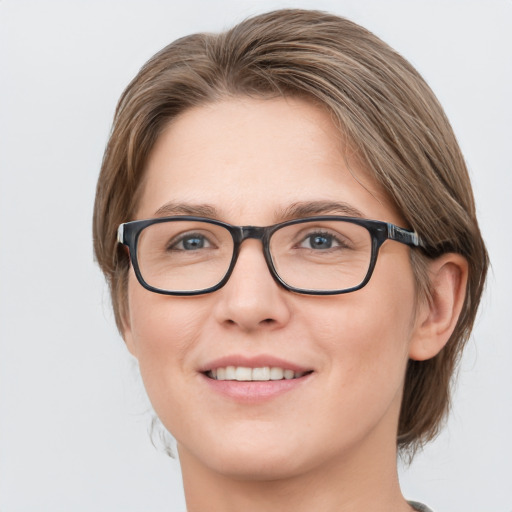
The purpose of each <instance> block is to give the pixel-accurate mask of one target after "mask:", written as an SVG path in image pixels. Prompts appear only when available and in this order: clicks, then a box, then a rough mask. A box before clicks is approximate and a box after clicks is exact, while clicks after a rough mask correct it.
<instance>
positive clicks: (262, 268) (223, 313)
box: [213, 239, 291, 332]
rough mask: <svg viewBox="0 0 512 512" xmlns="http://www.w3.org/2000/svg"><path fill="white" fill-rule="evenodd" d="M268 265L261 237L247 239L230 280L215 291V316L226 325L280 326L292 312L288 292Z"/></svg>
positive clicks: (249, 328) (249, 327)
mask: <svg viewBox="0 0 512 512" xmlns="http://www.w3.org/2000/svg"><path fill="white" fill-rule="evenodd" d="M289 293H290V292H288V291H286V290H285V289H284V288H282V287H281V286H279V285H278V284H277V283H276V281H275V280H274V278H273V277H272V275H271V274H270V271H269V269H268V267H267V263H266V261H265V257H264V255H263V251H262V246H261V241H260V240H255V239H248V240H245V241H244V243H243V244H242V247H241V248H240V253H239V256H238V260H237V262H236V265H235V268H234V269H233V273H232V274H231V276H230V278H229V281H228V282H227V283H226V284H225V285H224V287H223V288H221V289H220V290H218V291H217V292H215V294H213V295H216V296H217V301H218V302H217V304H216V308H215V316H216V319H217V321H218V322H220V323H222V324H224V325H230V326H237V327H238V328H239V329H241V330H242V331H245V332H249V331H254V330H258V329H265V330H273V329H279V328H281V327H283V326H284V325H286V323H287V322H288V321H289V319H290V316H291V313H290V309H289V303H288V300H287V295H288V294H289Z"/></svg>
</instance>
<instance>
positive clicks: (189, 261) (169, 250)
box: [137, 220, 233, 292]
mask: <svg viewBox="0 0 512 512" xmlns="http://www.w3.org/2000/svg"><path fill="white" fill-rule="evenodd" d="M232 257H233V239H232V237H231V234H230V233H229V231H228V230H227V229H225V228H223V227H222V226H217V225H215V224H210V223H209V222H199V221H182V220H180V221H167V222H160V223H157V224H151V225H150V226H148V227H146V228H144V229H143V230H142V232H141V233H140V236H139V240H138V246H137V260H138V263H139V270H140V273H141V275H142V277H143V279H144V281H146V283H147V284H149V285H150V286H153V287H154V288H158V289H160V290H165V291H170V292H191V291H200V290H205V289H207V288H211V287H212V286H215V285H217V284H218V283H219V282H220V281H221V280H222V278H223V277H224V276H225V274H226V272H227V271H228V268H229V264H230V262H231V259H232Z"/></svg>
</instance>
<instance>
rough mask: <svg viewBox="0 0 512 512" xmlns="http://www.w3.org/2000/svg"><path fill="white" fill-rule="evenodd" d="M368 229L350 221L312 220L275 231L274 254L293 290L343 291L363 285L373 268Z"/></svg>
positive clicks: (280, 273) (277, 264)
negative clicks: (370, 269)
mask: <svg viewBox="0 0 512 512" xmlns="http://www.w3.org/2000/svg"><path fill="white" fill-rule="evenodd" d="M371 248H372V239H371V235H370V233H369V232H368V230H367V229H366V228H365V227H363V226H359V225H357V224H353V223H351V222H347V221H341V220H334V221H316V220H315V221H308V222H302V223H298V224H291V225H288V226H284V227H282V228H280V229H279V230H278V231H276V232H274V234H273V235H272V238H271V240H270V252H271V254H272V260H273V263H274V267H275V269H276V271H277V273H278V275H279V276H280V277H281V279H282V280H283V281H284V282H285V283H286V284H287V285H289V286H291V287H293V288H299V289H302V290H310V291H336V290H338V291H341V290H347V289H349V288H354V287H356V286H358V285H360V284H361V283H362V282H363V281H364V278H365V277H366V274H367V273H368V269H369V268H370V261H371V254H372V249H371Z"/></svg>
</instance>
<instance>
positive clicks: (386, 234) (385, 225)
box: [117, 215, 424, 296]
mask: <svg viewBox="0 0 512 512" xmlns="http://www.w3.org/2000/svg"><path fill="white" fill-rule="evenodd" d="M175 221H198V222H206V223H208V224H213V225H215V226H221V227H223V228H225V229H226V230H227V231H229V233H230V234H231V236H232V238H233V256H232V258H231V262H230V264H229V268H228V270H227V271H226V274H225V275H224V277H223V278H222V279H221V280H220V282H219V283H217V284H216V285H215V286H211V287H209V288H205V289H202V290H190V291H183V290H181V291H169V290H163V289H161V288H155V287H154V286H151V285H150V284H148V283H147V282H146V281H145V280H144V278H143V277H142V274H141V272H140V268H139V263H138V258H137V244H138V240H139V236H140V234H141V232H142V231H143V230H144V229H145V228H147V227H148V226H151V225H153V224H159V223H161V222H175ZM314 221H343V222H349V223H352V224H357V225H358V226H363V227H364V228H366V229H367V230H368V232H369V233H370V236H371V239H372V244H371V257H370V264H369V266H368V271H367V273H366V276H365V277H364V279H363V281H362V282H361V283H360V284H358V285H357V286H353V287H352V288H346V289H343V290H308V289H303V288H295V287H293V286H290V285H288V284H287V283H286V282H284V281H283V280H282V279H281V277H280V276H279V274H278V273H277V270H276V268H275V266H274V263H273V261H272V255H271V253H270V247H269V242H270V238H271V236H272V235H273V234H274V233H275V232H276V231H278V230H279V229H281V228H283V227H285V226H290V225H293V224H300V223H305V222H314ZM249 238H254V239H257V240H261V243H262V245H263V254H264V256H265V261H266V263H267V267H268V269H269V271H270V274H271V275H272V277H273V278H274V279H275V281H276V282H277V283H279V284H280V285H281V286H282V287H283V288H285V289H286V290H289V291H292V292H295V293H300V294H305V295H341V294H344V293H350V292H354V291H356V290H360V289H361V288H363V287H364V286H365V285H366V284H368V281H369V280H370V278H371V277H372V274H373V271H374V269H375V264H376V262H377V256H378V253H379V249H380V247H381V245H382V244H383V243H384V242H385V241H386V240H394V241H395V242H400V243H402V244H405V245H408V246H410V247H424V245H423V243H422V241H421V239H420V237H419V236H418V234H417V233H416V232H415V231H411V230H409V229H405V228H401V227H399V226H396V225H395V224H392V223H390V222H384V221H380V220H370V219H361V218H358V217H345V216H341V215H321V216H314V217H303V218H300V219H293V220H289V221H286V222H280V223H278V224H273V225H271V226H265V227H259V226H233V225H232V224H227V223H226V222H222V221H220V220H215V219H210V218H208V217H196V216H191V215H178V216H173V217H157V218H154V219H146V220H134V221H131V222H125V223H123V224H120V225H119V228H118V231H117V240H118V242H119V243H120V244H123V245H125V246H127V247H128V250H129V253H130V259H131V263H132V265H133V270H134V272H135V275H136V277H137V280H138V281H139V283H140V284H141V285H142V286H143V287H144V288H146V289H147V290H149V291H151V292H155V293H160V294H163V295H177V296H192V295H203V294H206V293H211V292H214V291H217V290H219V289H220V288H222V287H223V286H224V285H225V284H226V283H227V282H228V280H229V278H230V277H231V274H232V273H233V270H234V268H235V265H236V262H237V259H238V255H239V253H240V247H241V245H242V242H243V241H244V240H247V239H249Z"/></svg>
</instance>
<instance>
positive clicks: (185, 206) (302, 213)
mask: <svg viewBox="0 0 512 512" xmlns="http://www.w3.org/2000/svg"><path fill="white" fill-rule="evenodd" d="M173 215H193V216H197V217H206V218H209V219H219V220H220V213H219V211H218V210H217V209H216V208H215V207H214V206H212V205H210V204H206V203H201V204H191V203H176V202H172V201H171V202H169V203H166V204H164V205H163V206H161V207H160V208H158V210H157V211H156V212H155V216H156V217H167V216H173ZM274 215H275V219H276V222H283V221H287V220H292V219H300V218H303V217H313V216H315V215H344V216H347V217H359V218H364V217H365V216H364V215H363V214H362V212H361V211H360V210H358V209H357V208H356V207H354V206H352V205H350V204H348V203H344V202H338V201H301V202H296V203H292V204H291V205H290V206H287V207H286V208H282V209H277V210H275V212H274Z"/></svg>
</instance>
